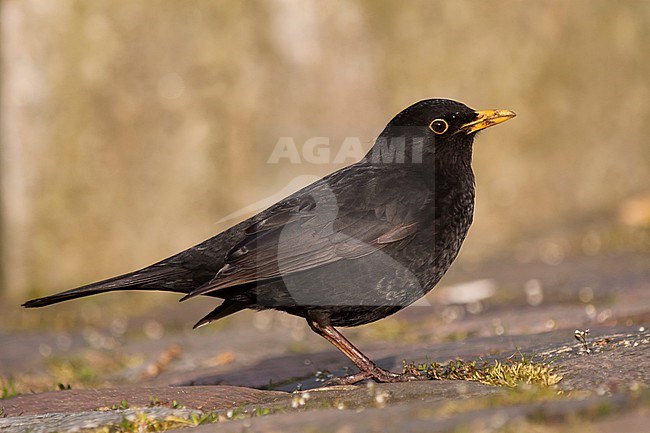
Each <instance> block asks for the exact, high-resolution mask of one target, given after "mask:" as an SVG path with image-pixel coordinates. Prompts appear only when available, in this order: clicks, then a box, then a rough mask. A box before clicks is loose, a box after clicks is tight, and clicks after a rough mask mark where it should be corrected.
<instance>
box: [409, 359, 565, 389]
mask: <svg viewBox="0 0 650 433" xmlns="http://www.w3.org/2000/svg"><path fill="white" fill-rule="evenodd" d="M403 372H404V373H407V374H411V375H414V376H422V375H425V376H426V377H427V379H431V380H444V379H446V380H470V381H476V382H480V383H484V384H486V385H494V386H504V387H508V388H515V387H517V386H519V385H521V384H527V385H540V386H544V387H548V386H552V385H555V384H557V383H558V382H560V381H561V380H562V376H560V375H558V374H556V373H555V372H554V370H553V368H552V366H551V364H550V363H544V362H535V361H533V360H532V358H527V357H525V356H524V355H521V357H520V358H519V360H515V359H514V357H509V358H506V360H505V361H503V362H502V361H499V360H494V362H491V363H490V362H488V361H485V360H473V361H469V362H468V361H462V360H455V361H450V362H449V363H448V364H444V365H443V364H439V363H437V362H430V363H423V364H414V363H407V362H404V368H403Z"/></svg>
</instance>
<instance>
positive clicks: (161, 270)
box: [23, 265, 200, 308]
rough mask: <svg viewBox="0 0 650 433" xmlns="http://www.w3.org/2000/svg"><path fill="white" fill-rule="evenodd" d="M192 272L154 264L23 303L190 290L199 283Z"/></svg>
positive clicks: (29, 306)
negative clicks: (124, 292) (114, 293)
mask: <svg viewBox="0 0 650 433" xmlns="http://www.w3.org/2000/svg"><path fill="white" fill-rule="evenodd" d="M189 274H190V273H189V272H188V271H187V270H185V269H183V268H181V267H174V266H169V265H167V266H156V265H152V266H149V267H147V268H144V269H141V270H139V271H135V272H131V273H129V274H125V275H120V276H117V277H113V278H109V279H107V280H103V281H98V282H96V283H92V284H88V285H85V286H82V287H78V288H76V289H72V290H67V291H65V292H61V293H57V294H54V295H50V296H45V297H43V298H37V299H32V300H30V301H27V302H25V303H24V304H23V307H27V308H35V307H44V306H46V305H51V304H56V303H58V302H63V301H68V300H70V299H76V298H83V297H84V296H90V295H96V294H98V293H104V292H112V291H115V290H160V291H165V292H177V293H188V292H190V291H191V290H192V288H193V287H198V285H200V284H198V285H196V286H195V284H191V281H192V278H191V275H189Z"/></svg>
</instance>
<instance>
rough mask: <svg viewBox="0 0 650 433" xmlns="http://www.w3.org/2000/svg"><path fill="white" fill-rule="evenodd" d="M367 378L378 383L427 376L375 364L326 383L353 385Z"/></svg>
mask: <svg viewBox="0 0 650 433" xmlns="http://www.w3.org/2000/svg"><path fill="white" fill-rule="evenodd" d="M366 379H372V380H374V381H375V382H378V383H395V382H412V381H415V380H423V379H426V377H421V376H415V375H412V374H408V373H401V374H399V373H393V372H392V371H388V370H384V369H383V368H380V367H377V366H376V365H375V366H373V368H370V369H368V370H366V371H360V372H358V373H355V374H351V375H349V376H343V377H335V378H333V379H330V380H329V381H327V383H326V385H328V386H333V385H353V384H355V383H358V382H361V381H362V380H366Z"/></svg>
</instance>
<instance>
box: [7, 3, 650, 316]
mask: <svg viewBox="0 0 650 433" xmlns="http://www.w3.org/2000/svg"><path fill="white" fill-rule="evenodd" d="M0 12H1V20H2V21H1V26H2V33H1V47H2V57H1V62H2V75H1V90H0V92H1V93H0V96H1V107H0V108H1V112H0V116H1V123H0V186H1V189H0V199H1V204H2V207H1V210H0V251H1V254H2V256H1V261H0V280H1V283H0V296H3V297H4V298H5V299H8V300H10V302H11V303H12V304H11V305H13V304H14V303H16V302H17V301H22V300H24V299H26V298H27V297H28V296H32V295H37V294H46V293H52V292H55V291H59V290H63V289H67V288H71V287H73V286H77V285H80V284H84V283H88V282H91V281H95V280H98V279H101V278H104V277H109V276H112V275H115V274H119V273H124V272H127V271H131V270H133V269H136V268H139V267H143V266H145V265H148V264H150V263H152V262H154V261H157V260H160V259H162V258H165V257H167V256H169V255H171V254H173V253H176V252H177V251H180V250H181V249H184V248H186V247H189V246H192V245H194V244H195V243H197V242H199V241H202V240H204V239H206V238H208V237H210V236H212V235H213V234H215V233H217V232H219V231H221V230H223V229H225V228H227V227H229V226H231V225H233V224H234V223H236V222H238V221H239V220H242V219H244V218H245V217H247V216H248V215H250V214H252V213H253V212H254V211H255V210H257V208H259V207H262V206H263V205H264V203H260V201H262V200H264V199H265V198H267V197H269V196H274V195H276V194H282V195H286V194H289V193H290V192H292V191H294V190H296V189H298V188H299V187H301V186H303V185H305V184H307V183H309V181H310V180H311V179H313V178H314V177H320V176H322V175H325V174H327V173H329V172H331V171H333V170H335V169H337V168H339V167H341V166H344V165H348V164H350V163H352V162H354V161H353V159H351V158H349V159H347V160H345V161H332V160H333V159H334V158H330V161H329V163H326V164H324V163H310V162H309V161H307V160H305V158H299V160H298V161H295V160H294V161H293V162H292V161H290V160H289V159H288V158H283V159H281V160H280V161H279V162H277V163H269V158H270V157H271V155H272V152H273V150H274V148H275V146H276V144H277V143H278V141H279V140H280V139H281V138H282V137H291V138H292V139H293V141H294V142H295V143H296V145H297V148H298V149H299V150H301V149H302V146H303V144H304V142H305V140H307V139H309V138H310V137H314V136H318V137H328V138H329V140H330V149H331V153H332V155H335V154H336V153H337V151H338V150H339V149H340V147H341V144H342V143H343V141H344V139H345V138H346V137H358V138H359V140H360V142H361V143H362V145H363V146H364V149H367V148H369V147H370V145H371V143H372V140H373V137H375V136H376V135H377V134H378V133H379V132H380V131H381V129H382V128H383V126H384V125H385V124H386V123H387V122H388V121H389V120H390V118H391V117H392V116H393V115H394V114H396V113H397V112H399V111H400V110H401V109H402V108H404V107H406V106H408V105H410V104H412V103H413V102H415V101H417V100H420V99H425V98H430V97H445V98H451V99H456V100H459V101H462V102H464V103H466V104H467V105H469V106H471V107H473V108H476V109H487V108H504V109H510V110H513V111H515V112H516V113H517V114H518V117H517V118H516V119H515V120H513V121H512V122H508V123H507V124H506V125H504V126H500V127H499V128H496V129H492V130H490V131H489V132H487V133H485V134H483V135H482V136H481V137H480V139H479V140H478V141H477V145H476V147H475V156H474V168H475V172H476V178H477V209H476V217H475V223H474V225H473V227H472V229H471V231H470V235H469V237H468V239H467V241H466V243H465V246H464V247H463V250H462V251H461V254H460V257H459V265H458V266H470V267H471V266H472V265H473V264H476V263H480V262H485V261H490V260H512V261H513V262H515V263H527V262H532V261H542V262H544V263H547V264H559V263H561V262H562V261H563V260H564V259H565V258H566V257H570V256H571V255H597V254H607V253H610V252H619V251H648V249H649V245H650V243H649V239H650V237H649V236H648V230H647V228H648V225H649V224H650V146H649V139H648V137H649V136H650V80H649V79H648V77H650V57H649V55H648V53H650V2H644V1H635V0H631V1H625V0H622V1H617V2H611V1H598V0H573V1H551V0H549V1H535V2H529V1H511V2H506V3H503V2H500V1H489V0H488V1H481V2H475V1H461V0H456V1H453V2H450V1H411V2H408V3H404V2H399V1H380V0H358V1H330V2H318V1H297V0H296V1H294V0H269V1H261V0H260V1H252V0H245V1H207V0H206V1H200V0H191V1H184V2H175V1H171V0H166V1H162V0H147V1H139V2H132V1H126V0H124V1H122V0H93V1H85V0H61V1H58V2H51V1H48V0H3V1H1V2H0ZM274 198H280V197H279V196H274ZM242 209H243V210H242Z"/></svg>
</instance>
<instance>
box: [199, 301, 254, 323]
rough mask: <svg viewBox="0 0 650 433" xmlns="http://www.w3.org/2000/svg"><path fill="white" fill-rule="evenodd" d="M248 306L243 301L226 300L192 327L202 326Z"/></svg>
mask: <svg viewBox="0 0 650 433" xmlns="http://www.w3.org/2000/svg"><path fill="white" fill-rule="evenodd" d="M248 306H249V304H245V303H243V302H237V301H229V300H225V301H223V303H222V304H221V305H219V306H218V307H217V308H215V309H214V310H212V311H210V312H209V313H208V314H206V315H205V316H204V317H203V318H202V319H201V320H199V321H198V322H196V324H195V325H194V326H193V327H192V329H196V328H200V327H201V326H205V325H207V324H208V323H210V322H214V321H215V320H219V319H223V318H224V317H226V316H230V315H231V314H234V313H236V312H238V311H241V310H243V309H244V308H247V307H248Z"/></svg>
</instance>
